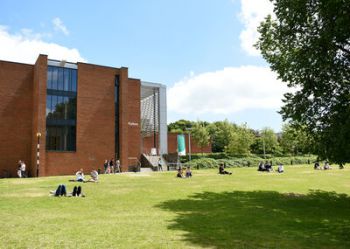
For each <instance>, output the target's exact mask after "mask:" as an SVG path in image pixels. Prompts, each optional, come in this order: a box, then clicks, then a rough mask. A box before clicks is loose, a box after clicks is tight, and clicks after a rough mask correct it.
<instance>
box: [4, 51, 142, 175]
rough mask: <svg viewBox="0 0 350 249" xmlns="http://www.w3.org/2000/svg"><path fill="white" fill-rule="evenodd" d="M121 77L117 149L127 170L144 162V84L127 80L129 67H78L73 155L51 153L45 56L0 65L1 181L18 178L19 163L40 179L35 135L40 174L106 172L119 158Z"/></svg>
mask: <svg viewBox="0 0 350 249" xmlns="http://www.w3.org/2000/svg"><path fill="white" fill-rule="evenodd" d="M116 75H119V84H120V88H119V133H120V135H119V147H120V161H121V166H122V169H123V171H127V170H128V166H129V165H134V164H135V163H136V162H137V161H138V160H139V159H140V150H141V147H140V146H141V145H140V144H141V135H140V80H138V79H129V78H128V69H127V68H120V69H118V68H112V67H104V66H98V65H92V64H86V63H78V91H77V127H76V129H77V130H76V134H77V137H76V143H77V144H76V151H75V152H49V151H48V152H47V151H46V149H45V144H46V143H45V142H46V116H45V115H46V82H47V56H46V55H40V56H39V57H38V59H37V61H36V63H35V65H27V64H20V63H12V62H4V61H0V86H1V87H0V177H2V176H13V177H14V176H16V170H17V161H18V160H20V159H22V160H24V161H25V162H26V164H27V168H28V171H29V172H30V175H31V176H35V175H36V170H37V169H36V161H37V160H36V148H37V136H36V134H37V133H38V132H40V133H41V134H42V136H41V140H40V145H41V147H40V170H39V175H40V176H46V175H66V174H73V173H75V171H77V170H78V169H79V168H84V170H85V172H87V173H88V172H89V171H91V170H92V169H98V168H100V169H102V168H103V162H104V160H105V159H111V158H114V157H115V103H114V99H115V98H114V97H115V96H114V86H115V76H116Z"/></svg>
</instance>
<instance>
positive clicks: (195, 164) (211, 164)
mask: <svg viewBox="0 0 350 249" xmlns="http://www.w3.org/2000/svg"><path fill="white" fill-rule="evenodd" d="M185 166H190V167H191V168H195V169H209V168H217V167H218V166H219V162H218V161H217V160H215V159H212V158H201V159H194V160H191V161H190V162H187V163H185Z"/></svg>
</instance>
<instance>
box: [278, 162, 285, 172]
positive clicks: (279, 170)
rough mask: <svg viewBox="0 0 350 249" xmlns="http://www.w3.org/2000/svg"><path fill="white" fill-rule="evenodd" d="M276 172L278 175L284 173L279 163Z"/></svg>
mask: <svg viewBox="0 0 350 249" xmlns="http://www.w3.org/2000/svg"><path fill="white" fill-rule="evenodd" d="M277 172H278V173H283V172H284V167H283V165H282V163H280V164H279V165H278V168H277Z"/></svg>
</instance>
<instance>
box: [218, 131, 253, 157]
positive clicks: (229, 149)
mask: <svg viewBox="0 0 350 249" xmlns="http://www.w3.org/2000/svg"><path fill="white" fill-rule="evenodd" d="M229 138H230V142H229V144H228V145H227V146H226V148H225V152H226V153H228V154H230V155H235V156H247V155H249V154H250V147H251V145H252V144H253V142H254V134H253V133H252V131H251V130H250V129H249V128H248V127H247V126H246V125H241V126H237V127H236V128H235V129H234V130H233V131H232V132H231V133H230V136H229Z"/></svg>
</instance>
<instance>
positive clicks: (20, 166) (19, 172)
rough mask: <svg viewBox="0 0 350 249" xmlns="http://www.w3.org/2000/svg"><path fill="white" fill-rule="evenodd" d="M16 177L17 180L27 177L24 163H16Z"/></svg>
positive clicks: (20, 161)
mask: <svg viewBox="0 0 350 249" xmlns="http://www.w3.org/2000/svg"><path fill="white" fill-rule="evenodd" d="M17 176H18V177H19V178H24V177H27V173H26V164H25V163H24V161H22V160H19V161H18V165H17Z"/></svg>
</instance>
